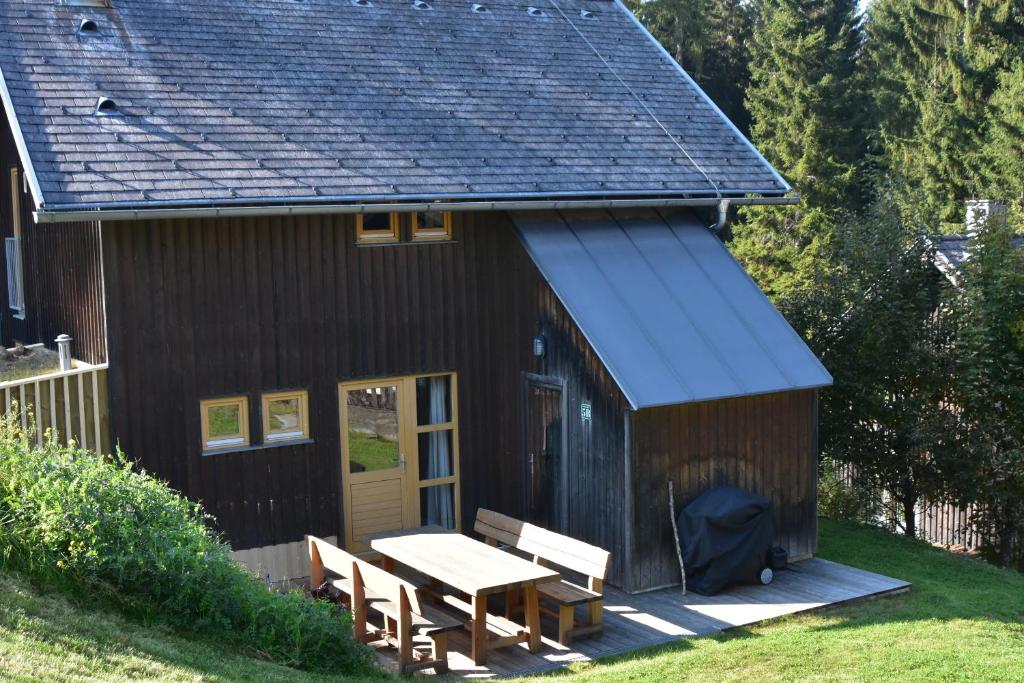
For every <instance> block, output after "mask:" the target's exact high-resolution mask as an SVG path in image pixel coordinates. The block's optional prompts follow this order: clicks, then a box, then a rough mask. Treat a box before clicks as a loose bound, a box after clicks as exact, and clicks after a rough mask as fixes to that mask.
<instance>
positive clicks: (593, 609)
mask: <svg viewBox="0 0 1024 683" xmlns="http://www.w3.org/2000/svg"><path fill="white" fill-rule="evenodd" d="M587 588H589V589H590V590H592V591H594V592H595V593H600V594H601V595H604V581H602V580H601V579H599V578H597V577H596V576H590V577H587ZM587 609H588V610H589V612H590V623H591V624H593V625H597V624H600V623H602V622H603V621H604V598H601V599H600V600H594V601H593V602H591V603H590V604H589V605H588V606H587Z"/></svg>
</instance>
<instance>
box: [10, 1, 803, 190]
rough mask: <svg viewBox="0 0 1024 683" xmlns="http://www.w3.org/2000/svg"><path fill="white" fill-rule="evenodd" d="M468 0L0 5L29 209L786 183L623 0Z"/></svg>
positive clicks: (767, 187)
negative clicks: (103, 101)
mask: <svg viewBox="0 0 1024 683" xmlns="http://www.w3.org/2000/svg"><path fill="white" fill-rule="evenodd" d="M476 2H478V3H480V4H479V5H478V4H474V2H473V1H472V0H425V1H424V0H112V3H111V4H112V7H111V8H109V9H106V8H96V7H79V6H76V7H67V6H59V5H60V4H62V3H58V2H55V1H54V0H0V21H2V33H0V70H2V74H3V80H4V86H5V89H4V91H3V96H4V101H5V107H6V108H7V109H8V112H7V114H8V116H9V117H10V118H11V121H12V123H13V124H15V129H16V130H17V129H20V131H21V135H22V136H23V138H24V143H25V144H24V149H23V154H24V153H25V152H26V151H27V154H28V156H29V158H30V161H31V167H32V170H34V172H35V176H36V177H37V179H38V182H37V183H36V186H35V187H34V188H33V193H34V194H35V199H36V202H37V204H38V205H40V206H41V207H42V208H43V209H54V210H56V209H79V208H118V207H153V206H172V205H192V204H197V205H218V204H224V203H228V204H231V203H235V204H237V203H243V204H245V203H251V204H260V203H262V204H266V203H274V202H289V203H305V202H310V203H316V202H326V201H388V200H398V199H411V198H415V199H463V198H490V199H503V198H522V197H595V196H604V197H607V196H615V197H623V196H625V197H632V196H635V197H652V196H661V197H665V196H669V197H675V196H680V197H683V196H690V197H722V196H742V195H748V194H754V195H764V196H772V195H781V194H784V193H785V192H787V191H788V190H789V187H788V186H787V185H786V183H785V181H784V180H782V178H781V177H779V175H778V174H777V173H776V172H775V171H774V170H773V169H772V168H771V167H770V166H769V165H768V164H767V163H766V162H765V161H764V159H763V158H762V157H761V156H760V155H759V154H758V153H757V151H756V150H754V148H753V147H752V146H750V144H749V143H748V142H747V141H746V140H745V139H744V138H743V137H742V136H741V135H740V134H739V132H738V131H737V130H736V129H735V127H733V126H732V124H731V123H729V122H728V121H727V120H726V119H725V117H724V116H722V114H721V113H720V112H719V111H718V110H717V108H715V107H714V105H713V104H711V102H710V100H708V99H707V97H706V96H705V95H704V94H703V93H702V92H701V91H700V90H699V88H697V86H696V85H695V84H694V83H693V81H692V80H690V78H689V77H688V76H687V75H686V74H685V73H684V72H683V71H682V70H681V69H680V68H679V67H678V66H677V65H676V64H675V62H674V61H672V60H671V58H670V57H669V56H668V54H667V53H665V52H664V50H662V49H661V47H660V46H658V45H657V43H656V42H655V41H654V40H653V39H652V38H651V37H650V35H649V34H648V33H647V32H646V31H645V30H644V29H643V28H642V27H641V26H640V24H639V23H637V22H636V20H635V19H634V18H633V16H632V15H631V14H630V13H629V12H628V11H627V10H626V9H625V8H624V7H623V6H622V5H621V4H620V3H619V2H618V0H534V2H536V3H537V6H536V7H532V8H531V7H528V6H527V5H525V4H521V3H519V2H516V1H514V0H476ZM83 20H92V21H94V22H95V30H94V31H93V30H88V29H89V28H90V27H88V26H86V29H87V30H80V27H81V24H82V21H83ZM100 98H109V99H110V100H112V101H113V103H114V107H115V108H114V111H113V112H112V113H103V112H99V113H98V112H97V109H98V106H97V105H98V102H99V101H100ZM12 103H13V110H14V111H13V114H14V116H13V117H12V116H11V114H12V112H11V111H10V108H11V104H12Z"/></svg>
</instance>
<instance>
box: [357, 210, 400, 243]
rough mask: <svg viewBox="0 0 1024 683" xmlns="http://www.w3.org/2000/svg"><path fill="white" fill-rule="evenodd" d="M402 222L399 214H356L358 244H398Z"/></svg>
mask: <svg viewBox="0 0 1024 683" xmlns="http://www.w3.org/2000/svg"><path fill="white" fill-rule="evenodd" d="M400 227H401V222H400V220H399V216H398V214H397V213H359V214H356V243H357V244H386V243H389V242H398V241H399V239H400Z"/></svg>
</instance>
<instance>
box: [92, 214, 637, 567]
mask: <svg viewBox="0 0 1024 683" xmlns="http://www.w3.org/2000/svg"><path fill="white" fill-rule="evenodd" d="M454 218H455V220H454V226H453V229H454V234H453V238H454V239H453V242H452V243H446V244H444V243H437V244H426V243H422V244H421V243H417V244H411V245H397V246H373V247H359V246H356V245H355V228H354V221H352V220H351V218H348V217H341V216H309V217H289V218H252V219H223V220H194V221H159V222H152V223H133V224H128V223H109V224H106V225H104V233H103V235H104V242H103V245H104V264H105V270H106V289H107V296H108V317H109V329H110V390H111V407H112V410H111V419H112V424H113V430H114V434H115V438H116V439H118V440H119V441H120V443H121V445H122V447H123V448H124V449H125V451H126V452H127V453H128V454H129V455H131V456H132V457H135V458H137V459H138V460H139V461H140V462H141V463H142V465H143V466H144V467H145V468H146V469H148V470H149V471H151V472H153V473H155V474H157V475H158V476H160V477H162V478H165V479H167V480H168V481H169V482H170V483H171V485H172V486H174V487H175V488H177V489H179V490H181V491H183V492H184V493H186V494H187V495H189V496H190V497H193V498H196V499H200V500H202V501H204V502H205V503H206V505H207V507H208V509H209V511H210V512H211V513H212V514H213V515H214V516H215V517H216V519H217V526H218V527H219V528H220V529H221V530H222V531H223V532H224V533H225V535H226V537H227V538H228V540H230V541H231V543H232V544H233V545H234V546H235V547H236V548H238V549H242V548H252V547H260V546H266V545H273V544H278V543H287V542H292V541H296V540H299V539H301V538H302V535H303V534H306V533H313V534H317V535H320V536H328V535H335V534H338V533H339V531H340V529H342V528H343V527H342V525H341V506H340V504H339V495H340V459H341V458H340V444H339V425H338V398H337V396H338V394H337V383H338V382H339V381H344V380H353V379H361V378H374V377H386V376H392V375H406V374H418V373H428V372H441V371H455V372H457V373H458V375H459V409H460V416H459V417H460V434H459V438H460V439H461V441H460V452H461V467H462V482H461V485H462V514H463V526H464V528H472V520H473V518H474V516H475V513H476V509H477V507H478V506H485V507H489V508H493V509H496V510H500V511H503V512H506V513H508V514H512V515H517V516H521V515H522V514H523V500H524V496H523V493H524V492H523V477H524V473H525V464H524V453H523V451H524V448H523V414H522V401H521V400H520V397H521V396H522V386H523V373H525V372H532V373H538V374H545V375H555V376H559V377H563V378H564V379H566V381H567V397H568V403H569V415H568V416H567V417H568V418H569V429H570V432H569V443H570V453H569V454H568V456H569V458H570V459H569V481H570V490H569V496H570V513H569V526H568V529H569V533H570V534H572V535H574V536H577V537H579V538H582V539H584V540H587V541H590V542H592V543H597V544H599V545H602V546H605V547H608V548H615V547H621V537H622V514H621V513H622V506H621V499H622V495H621V493H622V476H621V468H622V460H623V455H622V454H623V438H622V413H623V410H624V403H623V401H622V398H621V395H620V393H619V391H618V389H617V388H616V387H615V385H614V384H613V383H612V382H611V380H610V378H608V376H607V373H605V372H604V370H603V368H602V367H601V365H600V363H599V361H598V360H597V358H596V356H595V355H594V354H593V352H592V351H591V349H590V347H589V345H588V344H587V343H586V341H585V340H584V339H583V337H582V335H581V334H580V332H579V330H578V329H576V326H575V325H574V324H573V322H572V321H571V319H569V317H568V316H567V315H566V313H565V311H564V309H563V308H562V306H561V304H560V303H559V302H558V300H557V298H556V297H555V296H554V294H552V292H551V291H550V289H549V288H548V287H547V285H546V283H545V282H544V281H543V279H542V278H541V276H540V274H539V273H538V272H537V270H536V268H535V267H534V265H533V263H532V262H531V261H530V259H529V257H528V256H527V255H526V253H525V251H524V250H523V248H522V246H521V245H520V243H519V241H518V238H517V237H516V236H515V234H514V231H513V228H512V227H511V224H510V222H509V221H508V218H507V217H506V216H504V215H503V214H497V213H487V214H469V215H467V214H456V215H455V217H454ZM538 331H543V332H544V333H545V335H547V337H548V339H549V344H548V349H549V352H548V354H547V356H546V357H545V358H544V359H543V360H538V359H536V358H534V357H533V355H532V350H531V340H532V338H533V336H534V335H535V334H537V332H538ZM292 388H306V389H308V390H309V392H310V394H309V395H310V427H311V435H312V438H313V440H314V442H315V443H313V444H306V445H283V444H282V445H278V446H275V447H273V448H267V449H262V450H252V451H247V452H242V453H223V454H218V455H212V456H202V455H200V436H199V433H200V427H199V400H200V399H201V398H207V397H213V396H218V395H229V394H239V393H242V394H246V395H248V396H249V404H250V407H251V408H250V409H251V411H252V414H251V415H250V424H251V425H259V424H260V421H259V419H258V417H259V415H258V410H259V405H260V401H259V400H258V399H259V393H260V392H261V391H270V390H279V389H292ZM581 400H586V401H589V402H591V403H592V404H593V419H592V421H591V422H589V423H586V424H583V423H581V422H580V420H579V419H578V418H579V403H580V401H581ZM574 416H575V418H576V419H573V417H574ZM254 435H255V432H254ZM257 440H258V439H257ZM615 556H616V559H617V560H618V561H619V562H620V563H621V557H620V556H621V553H615Z"/></svg>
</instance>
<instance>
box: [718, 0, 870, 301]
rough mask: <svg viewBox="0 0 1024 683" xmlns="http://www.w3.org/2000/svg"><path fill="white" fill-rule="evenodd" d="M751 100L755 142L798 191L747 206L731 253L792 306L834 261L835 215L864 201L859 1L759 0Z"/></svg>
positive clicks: (752, 131)
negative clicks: (787, 199) (786, 199)
mask: <svg viewBox="0 0 1024 683" xmlns="http://www.w3.org/2000/svg"><path fill="white" fill-rule="evenodd" d="M757 8H758V15H759V21H758V23H757V25H756V26H755V30H754V37H753V40H752V43H751V66H750V70H751V85H750V88H749V89H748V91H747V107H748V109H749V111H750V114H751V116H752V119H753V125H752V128H751V133H752V138H753V142H754V144H755V145H757V147H758V148H759V149H760V150H761V152H762V153H763V154H764V155H765V156H766V157H767V158H768V160H769V161H770V162H772V163H773V164H774V165H775V167H776V168H777V169H778V170H779V171H780V172H781V173H782V175H783V176H785V177H786V178H787V179H788V180H789V181H790V182H791V183H792V184H793V186H794V188H795V189H796V190H797V192H799V193H800V196H801V201H800V204H799V206H797V207H793V208H791V209H788V210H787V209H780V208H778V207H767V208H765V207H756V208H751V209H748V210H746V211H744V212H743V213H742V214H741V216H742V220H741V222H740V223H739V224H738V225H737V227H736V228H735V230H734V234H735V239H734V240H733V243H732V247H733V250H734V253H735V254H736V255H737V257H738V258H739V259H740V260H741V261H742V262H743V264H744V266H745V267H746V268H747V269H748V271H749V272H750V273H751V274H752V275H753V276H754V278H755V279H756V280H757V281H758V283H759V284H760V285H761V287H762V288H763V289H764V290H765V291H766V292H767V293H768V294H769V296H771V297H772V298H773V299H775V300H776V302H777V303H779V304H781V305H783V306H784V307H787V305H788V303H789V302H792V301H794V300H796V299H798V298H799V294H800V292H801V291H806V290H807V289H808V288H812V287H813V286H814V282H815V277H816V273H817V272H818V271H819V270H820V269H822V268H826V269H827V267H828V264H829V262H830V260H831V259H830V256H829V252H830V248H831V247H830V243H831V239H832V234H833V232H834V230H835V225H836V221H837V219H838V216H839V215H840V213H841V212H842V211H844V210H849V209H854V208H856V207H857V205H858V203H859V202H858V197H859V195H858V190H857V188H856V184H855V180H856V170H857V163H858V161H859V159H860V157H861V156H862V153H863V140H862V136H861V134H860V132H859V130H858V129H859V117H858V115H857V113H856V112H857V111H858V110H859V107H858V101H859V98H858V96H857V92H858V90H859V87H858V85H857V73H856V70H855V64H856V54H857V48H858V44H859V36H858V31H857V27H856V20H855V10H856V1H855V0H826V1H824V2H822V1H821V0H761V2H760V3H759V4H758V5H757Z"/></svg>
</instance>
